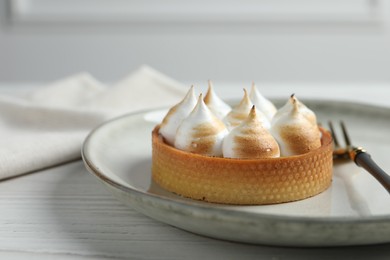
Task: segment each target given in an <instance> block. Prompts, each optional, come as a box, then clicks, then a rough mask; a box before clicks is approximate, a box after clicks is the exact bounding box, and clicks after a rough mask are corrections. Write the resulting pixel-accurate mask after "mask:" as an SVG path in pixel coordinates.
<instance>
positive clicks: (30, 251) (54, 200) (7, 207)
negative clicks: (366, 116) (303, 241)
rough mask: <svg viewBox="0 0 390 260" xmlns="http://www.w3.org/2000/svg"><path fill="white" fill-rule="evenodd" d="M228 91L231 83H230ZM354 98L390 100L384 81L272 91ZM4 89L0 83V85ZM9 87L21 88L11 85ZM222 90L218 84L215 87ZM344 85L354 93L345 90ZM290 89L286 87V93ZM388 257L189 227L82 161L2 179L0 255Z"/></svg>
mask: <svg viewBox="0 0 390 260" xmlns="http://www.w3.org/2000/svg"><path fill="white" fill-rule="evenodd" d="M225 86H226V87H227V89H226V91H225V92H224V93H225V94H224V96H226V97H227V96H229V95H230V94H231V93H232V91H231V88H229V84H227V85H225ZM290 88H291V89H294V90H292V91H294V92H295V93H298V94H299V96H301V97H317V98H333V99H351V100H358V101H363V102H367V103H374V104H381V105H387V106H390V105H389V104H390V101H389V100H390V89H389V88H388V87H387V86H385V85H377V86H375V87H371V88H366V87H365V86H349V87H340V86H336V85H334V86H333V87H332V86H329V87H327V88H326V89H324V88H319V87H311V88H310V87H308V86H293V87H291V86H280V87H279V88H278V89H275V88H271V89H267V91H263V92H264V93H265V94H266V95H268V96H280V94H278V93H280V92H281V93H286V92H287V93H288V94H290V92H291V91H290ZM0 90H1V85H0ZM3 90H4V91H5V92H13V91H16V90H11V89H6V88H4V87H3ZM217 90H218V91H221V90H219V89H217ZM346 93H350V94H348V95H347V96H346V95H345V94H346ZM288 94H287V95H288ZM352 256H353V257H354V259H389V257H390V244H385V245H374V246H364V247H346V248H308V249H305V248H281V247H271V246H259V245H248V244H239V243H232V242H226V241H220V240H215V239H211V238H206V237H202V236H199V235H196V234H191V233H188V232H186V231H183V230H180V229H177V228H175V227H172V226H169V225H166V224H163V223H160V222H157V221H155V220H153V219H150V218H148V217H146V216H144V215H142V214H140V213H138V212H136V211H134V210H132V209H130V208H128V207H126V206H124V205H122V204H121V203H120V202H118V201H117V200H116V199H114V197H112V196H111V195H110V194H109V193H108V191H106V190H105V188H104V187H103V186H102V185H101V184H100V183H98V181H97V180H96V179H95V178H94V177H93V176H92V175H91V174H89V173H88V172H87V171H86V169H85V168H84V166H83V163H82V162H81V161H74V162H72V163H68V164H64V165H61V166H57V167H53V168H49V169H45V170H42V171H39V172H35V173H31V174H28V175H25V176H23V177H18V178H14V179H10V180H6V181H3V182H0V259H29V260H31V259H274V260H276V259H303V258H304V259H337V258H342V259H344V258H351V257H352Z"/></svg>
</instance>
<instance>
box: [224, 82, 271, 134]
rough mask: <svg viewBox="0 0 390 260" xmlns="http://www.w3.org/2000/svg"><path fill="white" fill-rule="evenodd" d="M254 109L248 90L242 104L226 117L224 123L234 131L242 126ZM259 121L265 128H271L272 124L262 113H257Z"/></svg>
mask: <svg viewBox="0 0 390 260" xmlns="http://www.w3.org/2000/svg"><path fill="white" fill-rule="evenodd" d="M252 107H253V104H252V101H251V100H250V98H249V95H248V92H247V91H246V89H244V96H243V98H242V99H241V101H240V103H239V104H238V105H237V106H235V107H233V109H232V111H230V112H229V114H227V115H226V117H225V118H224V119H223V122H224V123H225V125H226V127H227V128H228V129H229V130H232V129H233V128H234V127H236V126H238V125H239V124H241V122H242V121H244V120H245V119H246V118H247V117H248V114H249V112H250V110H251V108H252ZM256 114H257V116H258V118H259V120H260V121H261V122H262V123H263V125H264V127H265V128H267V129H269V128H270V126H271V125H270V122H269V121H268V119H267V118H266V116H265V115H264V114H263V113H262V112H261V111H257V112H256Z"/></svg>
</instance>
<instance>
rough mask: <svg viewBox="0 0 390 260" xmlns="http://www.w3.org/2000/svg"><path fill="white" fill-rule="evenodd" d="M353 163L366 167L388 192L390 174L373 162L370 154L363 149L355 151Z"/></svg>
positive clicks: (389, 188)
mask: <svg viewBox="0 0 390 260" xmlns="http://www.w3.org/2000/svg"><path fill="white" fill-rule="evenodd" d="M355 163H356V164H357V165H358V166H360V167H363V168H364V169H366V170H367V171H368V172H369V173H370V174H371V175H372V176H374V177H375V178H376V179H377V180H378V181H379V182H380V183H381V184H382V186H383V187H384V188H385V189H386V190H387V191H388V192H389V193H390V175H388V174H387V173H386V172H385V171H384V170H382V169H381V168H380V167H379V166H378V165H377V164H376V163H375V162H374V160H373V159H372V158H371V155H370V154H368V153H367V152H365V151H364V152H360V153H357V154H356V155H355Z"/></svg>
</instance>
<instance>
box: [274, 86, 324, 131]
mask: <svg viewBox="0 0 390 260" xmlns="http://www.w3.org/2000/svg"><path fill="white" fill-rule="evenodd" d="M296 106H297V109H298V110H299V113H301V114H302V115H303V116H304V117H306V119H307V120H309V122H311V123H312V124H313V125H315V126H316V125H317V118H316V115H315V113H314V112H313V111H312V110H310V109H309V108H308V107H307V106H305V104H303V103H302V102H301V101H299V100H298V98H297V97H296V96H295V94H292V95H291V96H290V98H289V99H288V100H287V102H286V104H285V105H284V106H283V107H281V108H280V109H279V110H278V111H277V112H276V114H275V115H274V117H273V119H272V121H271V122H272V124H274V123H275V122H276V121H277V120H278V119H279V118H280V117H281V116H282V115H283V114H284V113H289V112H290V111H292V110H293V109H295V107H296Z"/></svg>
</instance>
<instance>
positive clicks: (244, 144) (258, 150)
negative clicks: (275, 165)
mask: <svg viewBox="0 0 390 260" xmlns="http://www.w3.org/2000/svg"><path fill="white" fill-rule="evenodd" d="M222 151H223V157H227V158H243V159H244V158H245V159H249V158H253V159H254V158H274V157H279V156H280V151H279V146H278V143H277V142H276V140H275V139H274V138H273V137H272V135H271V134H270V133H269V132H268V130H267V129H265V127H264V126H263V123H262V122H261V120H260V118H259V117H258V110H256V108H255V106H253V107H252V109H251V110H250V113H249V116H248V117H247V118H246V119H245V120H244V121H243V122H242V123H241V124H240V125H239V126H237V127H235V128H234V129H233V130H232V131H230V133H229V134H228V135H227V136H226V137H225V139H224V141H223V145H222Z"/></svg>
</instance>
